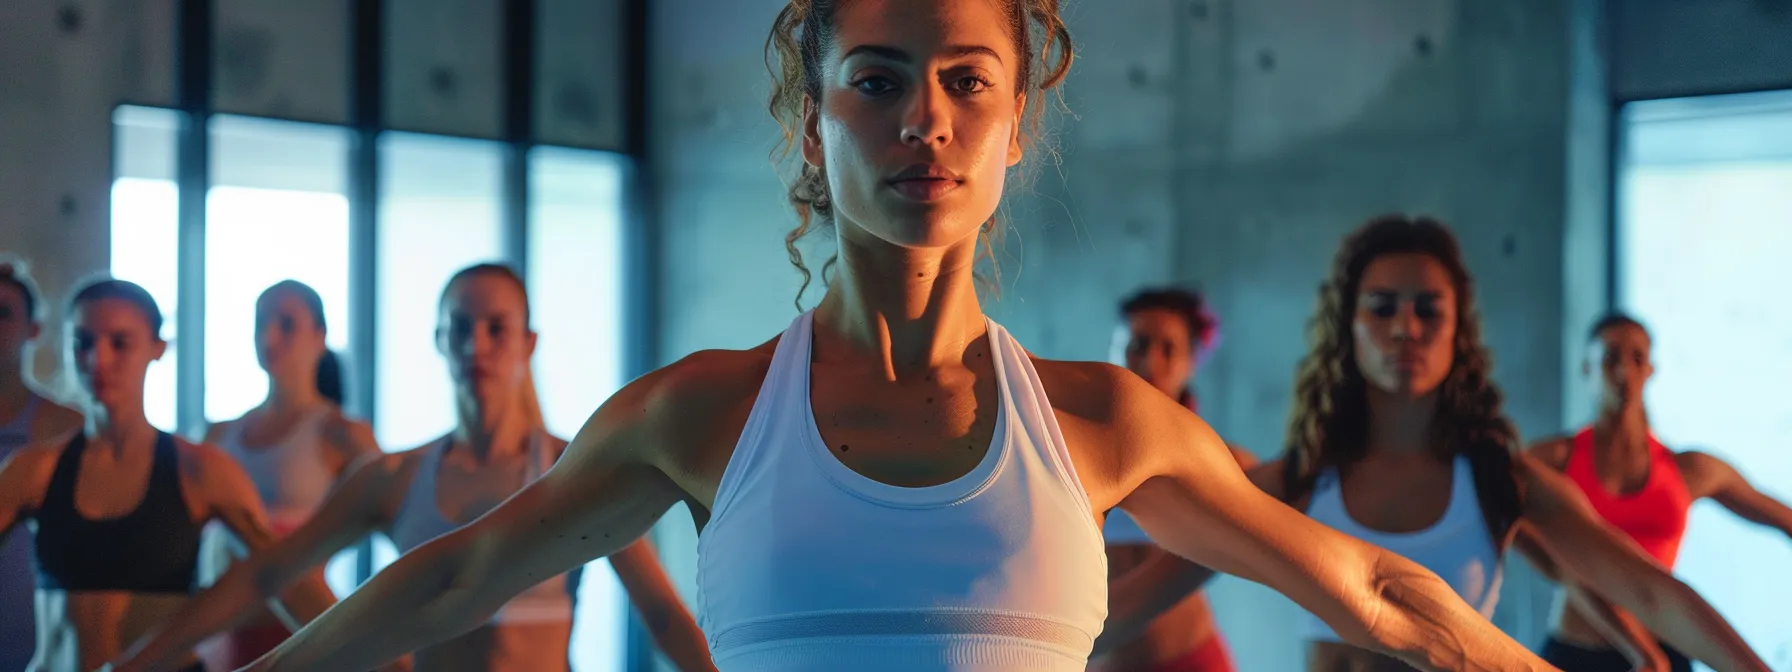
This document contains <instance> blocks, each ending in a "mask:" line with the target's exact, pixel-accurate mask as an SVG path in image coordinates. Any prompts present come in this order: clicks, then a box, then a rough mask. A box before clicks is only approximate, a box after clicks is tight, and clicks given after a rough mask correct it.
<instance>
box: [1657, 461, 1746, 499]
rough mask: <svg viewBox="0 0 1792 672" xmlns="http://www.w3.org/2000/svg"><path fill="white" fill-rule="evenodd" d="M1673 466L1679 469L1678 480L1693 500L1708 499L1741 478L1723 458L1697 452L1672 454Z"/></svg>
mask: <svg viewBox="0 0 1792 672" xmlns="http://www.w3.org/2000/svg"><path fill="white" fill-rule="evenodd" d="M1674 466H1676V467H1679V469H1680V480H1682V481H1684V482H1685V483H1686V490H1687V492H1688V493H1689V494H1691V495H1692V498H1693V499H1704V498H1706V497H1710V496H1712V495H1714V494H1716V493H1718V492H1721V491H1723V490H1724V489H1725V488H1727V487H1729V486H1730V485H1731V484H1733V483H1735V482H1736V481H1737V480H1738V479H1741V478H1742V475H1741V473H1739V472H1737V471H1736V468H1735V467H1733V466H1730V463H1729V462H1725V461H1724V460H1723V458H1720V457H1718V456H1716V455H1712V454H1711V453H1707V452H1703V451H1698V450H1687V451H1681V452H1677V453H1674Z"/></svg>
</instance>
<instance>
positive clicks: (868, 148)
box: [250, 0, 1544, 672]
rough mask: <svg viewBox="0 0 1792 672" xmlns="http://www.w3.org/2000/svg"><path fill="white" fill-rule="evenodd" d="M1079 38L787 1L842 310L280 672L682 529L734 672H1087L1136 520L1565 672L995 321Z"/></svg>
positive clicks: (705, 367)
mask: <svg viewBox="0 0 1792 672" xmlns="http://www.w3.org/2000/svg"><path fill="white" fill-rule="evenodd" d="M1067 37H1068V32H1067V31H1066V29H1065V27H1064V24H1063V21H1062V20H1061V18H1060V17H1059V15H1058V6H1057V2H1056V1H1055V0H1011V1H1003V0H850V1H841V2H825V1H813V2H812V1H808V0H796V1H793V2H791V3H790V4H788V5H787V6H786V7H785V8H784V9H783V11H782V12H780V13H779V15H778V18H777V20H776V23H775V24H774V28H773V32H772V36H771V38H770V40H769V43H770V48H769V49H768V50H769V51H772V52H775V56H776V58H777V60H778V63H779V65H780V67H779V68H778V69H776V70H774V72H776V73H779V74H778V75H777V76H778V81H777V82H776V85H775V87H774V90H775V94H774V97H773V111H774V112H775V113H776V115H777V118H778V119H779V120H780V121H781V122H783V123H784V124H785V126H784V128H785V129H786V131H787V132H789V133H790V136H791V138H792V140H793V141H795V144H796V145H797V146H800V148H801V156H802V159H803V166H802V167H801V168H800V170H801V171H802V172H801V177H800V178H799V180H798V182H797V184H796V188H795V189H794V190H793V191H792V199H793V201H794V202H795V203H796V204H797V206H798V207H797V211H798V215H799V217H800V218H801V219H802V221H803V223H804V228H807V227H808V226H809V225H811V224H816V225H826V226H828V227H829V228H831V229H832V231H833V235H834V240H835V241H836V243H837V245H838V249H839V254H838V257H837V258H838V262H837V263H836V264H834V272H833V273H832V275H831V276H829V275H827V274H824V276H827V277H825V278H824V279H827V280H830V281H829V282H828V283H827V288H826V292H825V294H824V296H823V297H822V299H821V303H820V305H819V306H818V307H816V308H815V309H814V310H812V311H807V312H803V313H801V314H799V315H798V316H797V317H796V319H795V320H793V321H792V323H791V325H790V327H789V328H788V329H787V330H786V331H784V332H783V334H782V335H780V336H778V337H776V338H774V339H772V340H770V341H768V342H766V343H764V344H763V345H760V346H758V347H755V348H752V349H750V350H744V351H707V352H700V353H697V354H694V355H691V356H689V357H686V358H685V359H683V360H681V361H679V362H677V363H674V364H672V365H670V366H668V367H665V368H662V369H660V370H658V371H655V372H652V373H649V374H647V375H645V376H643V377H641V378H638V379H636V380H634V381H633V382H631V383H629V384H628V385H627V386H625V387H624V388H623V389H622V390H621V391H619V392H617V393H616V395H615V396H613V397H611V398H610V399H609V400H608V401H606V402H605V403H604V404H603V405H602V406H601V407H599V408H598V409H597V411H596V413H595V414H594V415H593V416H592V417H591V419H590V420H589V421H587V423H586V424H585V427H584V428H583V429H582V430H580V431H579V433H578V435H577V436H576V437H575V438H574V439H573V441H572V444H571V445H570V446H569V447H568V448H567V451H566V455H565V457H563V458H561V460H560V462H559V464H557V465H556V466H555V467H554V469H553V470H552V471H550V472H548V473H547V475H545V476H543V477H542V478H541V479H540V480H538V481H535V482H534V483H533V484H531V485H529V486H528V487H526V488H524V489H523V490H522V491H520V492H518V493H517V494H516V495H515V496H513V497H511V498H510V499H508V500H506V501H505V502H504V503H503V504H501V505H499V506H498V507H497V508H495V509H493V510H492V511H491V512H490V513H487V514H486V515H484V516H483V517H481V518H479V519H478V520H476V521H474V522H472V523H471V524H469V525H467V526H465V527H462V528H460V529H458V530H456V531H454V532H450V533H448V534H445V535H443V536H441V537H437V538H436V539H435V540H434V541H431V542H429V543H426V544H423V545H422V546H420V547H418V548H417V549H416V550H414V551H412V552H410V553H408V554H406V555H405V556H404V557H403V558H400V559H399V560H398V562H396V563H394V564H393V565H391V566H390V567H388V568H387V569H386V570H385V571H383V572H381V573H380V574H379V575H378V576H376V577H374V578H373V580H372V581H370V582H368V583H367V584H366V585H364V586H362V587H361V589H360V590H358V591H356V592H355V593H354V594H353V595H350V596H349V597H348V599H346V600H344V601H343V602H342V603H341V604H339V605H337V606H336V607H335V608H333V609H332V610H330V611H329V612H328V613H326V614H324V615H323V616H322V617H321V618H319V619H317V620H315V621H312V622H311V624H310V625H307V626H306V627H305V629H304V630H301V631H300V632H299V633H298V634H296V635H294V636H293V638H292V639H289V640H287V641H286V643H285V644H282V645H281V646H280V647H279V648H277V649H275V650H274V652H273V653H271V654H269V657H266V658H263V659H262V660H261V661H260V662H259V663H257V665H255V666H253V667H252V668H250V669H251V671H252V672H291V671H295V670H305V671H324V670H328V671H331V672H335V671H337V670H355V669H365V668H368V667H372V666H374V665H377V664H379V663H380V662H383V661H385V660H387V659H389V658H391V657H394V656H397V655H400V654H402V653H404V652H405V651H407V650H410V649H413V648H417V647H419V646H424V645H427V644H429V643H430V642H433V641H436V640H439V639H442V638H445V637H449V636H452V635H453V634H454V633H457V632H461V631H464V630H465V629H467V628H470V627H472V626H473V625H474V624H476V623H478V622H480V621H481V620H483V619H484V618H485V617H486V616H487V615H489V614H490V613H492V611H493V610H495V609H496V608H497V607H498V605H500V604H502V603H503V602H504V601H505V600H508V599H510V597H511V596H513V595H515V594H516V593H517V592H519V591H521V590H523V589H524V588H525V587H526V586H528V585H529V584H530V583H532V582H534V581H538V580H539V577H544V576H552V575H554V574H557V573H560V572H564V571H566V570H567V569H570V568H572V567H574V566H577V565H579V564H581V563H584V562H587V561H589V560H591V559H593V558H598V557H603V556H606V555H609V554H611V553H615V552H617V551H618V550H621V549H622V548H624V547H625V546H626V545H627V544H628V543H630V542H631V541H632V540H634V539H636V538H638V537H640V536H641V534H642V533H644V532H646V531H647V529H648V527H649V526H651V525H652V524H653V523H654V521H656V520H658V519H659V518H660V516H661V515H662V514H664V513H665V512H666V510H667V509H668V508H669V507H671V506H672V505H673V504H675V503H677V502H681V501H682V502H684V503H685V504H686V505H687V506H688V507H689V509H690V511H691V513H692V517H693V519H694V520H695V523H696V525H697V526H698V532H699V533H700V534H701V538H700V541H699V543H698V548H697V567H698V573H697V589H698V602H699V604H700V612H701V613H702V614H703V629H704V632H705V634H706V635H707V636H708V640H709V642H708V643H709V648H710V651H711V652H712V653H713V655H714V659H715V663H716V666H717V667H718V668H719V669H721V670H726V671H727V672H746V671H757V670H778V671H781V672H806V671H811V670H813V671H820V670H854V671H855V672H879V671H885V670H888V671H895V670H903V671H928V670H955V671H974V670H985V671H989V670H1027V671H1029V672H1082V670H1083V669H1084V667H1085V666H1086V665H1087V662H1088V656H1089V653H1090V650H1091V648H1092V643H1093V640H1094V639H1095V637H1096V635H1097V634H1099V633H1100V631H1101V628H1102V619H1103V616H1104V615H1105V613H1106V611H1107V595H1106V590H1107V572H1106V561H1105V558H1104V555H1103V553H1102V546H1103V544H1102V535H1101V525H1102V513H1103V512H1106V511H1108V510H1109V509H1112V508H1114V507H1115V506H1119V507H1122V508H1124V509H1125V510H1126V511H1127V512H1128V513H1131V514H1132V516H1133V517H1134V518H1135V519H1137V520H1138V521H1139V523H1140V524H1141V525H1142V526H1143V527H1144V529H1145V530H1146V531H1147V532H1149V533H1150V535H1151V537H1152V538H1153V539H1155V540H1156V541H1158V542H1159V543H1160V544H1162V545H1163V546H1164V547H1165V548H1167V549H1169V550H1171V551H1172V552H1175V553H1178V554H1180V555H1184V556H1186V557H1189V558H1190V559H1193V560H1196V561H1199V562H1203V563H1207V564H1209V565H1212V566H1213V567H1215V568H1216V569H1219V570H1222V571H1227V572H1231V573H1235V574H1238V575H1240V576H1243V577H1245V578H1247V579H1251V580H1255V581H1259V582H1262V583H1266V584H1268V585H1270V586H1272V587H1275V588H1277V589H1279V590H1281V591H1283V592H1285V593H1287V594H1289V595H1290V596H1292V597H1293V598H1294V599H1295V600H1296V601H1298V602H1300V603H1301V604H1304V605H1306V606H1307V608H1309V609H1311V610H1313V611H1314V612H1315V613H1318V614H1320V615H1321V616H1322V617H1323V618H1325V620H1326V621H1327V622H1328V623H1330V624H1331V625H1332V626H1333V627H1335V628H1337V629H1338V630H1339V631H1340V632H1342V633H1344V636H1345V637H1346V638H1347V639H1348V640H1349V641H1351V642H1354V643H1356V644H1358V645H1360V646H1364V647H1374V648H1376V649H1377V650H1381V651H1385V652H1387V653H1388V654H1389V655H1397V656H1400V657H1401V658H1403V659H1405V660H1409V661H1412V662H1413V663H1414V664H1416V665H1423V666H1425V667H1427V668H1430V669H1460V668H1461V666H1462V665H1464V664H1465V661H1474V664H1475V665H1477V666H1479V667H1481V668H1482V669H1489V670H1501V671H1512V672H1517V671H1519V670H1533V669H1540V668H1544V663H1543V661H1542V660H1541V659H1540V658H1537V657H1536V656H1535V655H1534V654H1532V653H1531V652H1530V651H1528V650H1525V649H1524V647H1522V646H1519V645H1518V644H1517V643H1516V642H1513V641H1511V639H1509V638H1507V637H1505V636H1503V635H1501V634H1500V633H1499V631H1498V629H1496V628H1494V627H1493V626H1492V624H1491V623H1488V622H1487V621H1486V619H1483V618H1481V617H1480V616H1479V615H1478V614H1476V613H1475V612H1474V610H1473V609H1471V608H1469V606H1468V605H1466V604H1464V603H1463V602H1462V600H1460V599H1458V598H1457V597H1456V596H1455V595H1454V594H1453V593H1451V592H1450V589H1449V586H1448V585H1446V584H1444V583H1443V582H1442V581H1441V580H1439V579H1438V577H1437V575H1435V574H1432V573H1430V572H1427V571H1425V570H1424V569H1423V568H1421V567H1419V566H1418V565H1416V564H1414V563H1412V562H1409V561H1406V560H1404V559H1401V558H1398V557H1396V556H1394V555H1391V554H1389V553H1386V552H1385V551H1382V550H1380V549H1377V548H1374V547H1373V546H1370V545H1368V544H1364V543H1362V542H1360V541H1357V540H1354V539H1351V538H1349V537H1347V536H1345V535H1341V534H1338V533H1337V532H1335V531H1331V530H1328V529H1326V528H1325V527H1324V526H1323V525H1319V524H1317V523H1315V522H1313V521H1311V520H1309V519H1307V518H1306V517H1304V516H1301V515H1300V514H1299V513H1298V512H1296V511H1294V510H1292V509H1290V508H1288V507H1287V506H1283V505H1281V504H1280V503H1278V502H1276V501H1275V500H1274V499H1272V498H1270V497H1268V496H1265V495H1264V494H1263V493H1262V492H1259V491H1258V490H1257V489H1256V488H1254V487H1252V486H1251V484H1250V481H1248V480H1246V479H1245V477H1244V473H1243V472H1242V471H1241V470H1240V469H1239V468H1238V465H1237V464H1235V463H1234V462H1233V461H1232V458H1231V456H1230V455H1228V454H1227V452H1226V447H1225V445H1224V444H1223V443H1222V442H1221V441H1220V440H1219V438H1218V437H1216V436H1215V435H1214V433H1213V431H1212V430H1210V429H1209V428H1208V427H1207V425H1206V424H1205V423H1203V422H1201V420H1200V418H1198V417H1196V416H1195V414H1194V413H1191V412H1189V410H1188V409H1186V408H1183V407H1181V406H1179V405H1177V403H1176V401H1175V400H1174V399H1171V398H1170V397H1169V396H1167V395H1165V394H1163V393H1162V392H1159V391H1157V390H1156V389H1154V388H1152V387H1151V386H1150V385H1149V384H1147V383H1145V382H1144V381H1143V380H1140V379H1139V377H1138V376H1136V375H1133V374H1132V373H1130V372H1128V371H1126V370H1125V369H1123V368H1120V367H1118V366H1114V365H1111V364H1101V363H1088V362H1059V361H1051V360H1045V359H1038V358H1034V357H1032V356H1031V355H1029V354H1028V353H1027V351H1026V350H1024V349H1022V348H1021V347H1020V344H1019V343H1017V342H1016V341H1015V340H1014V338H1013V337H1012V336H1010V335H1008V332H1006V331H1004V330H1003V329H1002V327H1001V326H1000V325H997V324H996V323H994V322H993V321H991V320H990V319H989V318H988V317H987V316H985V315H984V313H983V310H982V307H981V304H980V303H979V297H978V295H977V290H976V274H975V273H974V272H973V267H974V261H975V260H976V259H977V258H978V257H979V248H981V247H983V245H982V241H983V240H984V233H985V232H986V231H987V230H989V229H991V228H992V227H993V226H994V225H995V219H994V218H995V214H996V211H997V209H998V206H999V205H1000V203H1001V200H1002V194H1003V187H1004V184H1005V181H1006V179H1007V177H1008V173H1009V169H1010V168H1011V167H1014V166H1016V165H1017V164H1019V163H1020V161H1021V159H1022V157H1023V154H1024V153H1025V152H1026V150H1027V148H1028V146H1029V144H1030V142H1029V139H1030V138H1031V137H1033V133H1032V127H1031V123H1030V121H1031V119H1033V118H1034V117H1035V116H1036V114H1035V112H1036V111H1037V110H1038V108H1039V106H1040V105H1041V104H1042V101H1043V100H1044V99H1045V98H1046V97H1047V96H1049V95H1051V90H1052V89H1053V88H1054V87H1055V86H1056V85H1057V84H1058V83H1059V82H1060V81H1062V80H1063V78H1064V76H1065V74H1066V72H1067V70H1068V68H1069V66H1070V63H1071V54H1070V50H1069V44H1068V40H1067ZM768 60H770V58H768ZM799 259H800V256H799Z"/></svg>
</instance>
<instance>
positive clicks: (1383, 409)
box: [1365, 387, 1437, 456]
mask: <svg viewBox="0 0 1792 672" xmlns="http://www.w3.org/2000/svg"><path fill="white" fill-rule="evenodd" d="M1368 401H1369V436H1368V440H1369V443H1368V445H1367V446H1365V448H1366V452H1367V453H1368V454H1371V455H1373V454H1383V455H1399V456H1411V455H1422V454H1428V453H1432V452H1434V451H1435V446H1433V445H1432V443H1433V442H1434V441H1435V438H1436V437H1435V436H1434V435H1433V434H1432V432H1431V422H1432V419H1433V418H1435V417H1437V395H1436V394H1427V395H1423V396H1418V397H1411V396H1405V395H1398V394H1390V393H1388V392H1384V391H1381V390H1377V389H1375V388H1373V387H1371V388H1370V389H1369V394H1368Z"/></svg>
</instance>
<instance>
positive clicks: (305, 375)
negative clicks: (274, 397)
mask: <svg viewBox="0 0 1792 672" xmlns="http://www.w3.org/2000/svg"><path fill="white" fill-rule="evenodd" d="M324 336H325V334H324V330H323V327H320V326H318V324H317V317H316V316H315V315H313V314H312V313H311V308H310V307H309V306H306V305H305V301H304V300H303V299H301V298H299V297H298V296H295V295H294V294H293V293H292V292H272V293H269V294H265V295H263V296H262V297H261V299H260V300H259V301H256V302H255V356H256V359H257V361H259V362H260V363H261V368H262V370H263V371H266V372H268V376H270V377H272V378H274V379H275V380H301V379H302V380H311V379H312V377H314V376H316V375H317V362H318V360H319V359H322V358H323V356H324V348H325V346H324Z"/></svg>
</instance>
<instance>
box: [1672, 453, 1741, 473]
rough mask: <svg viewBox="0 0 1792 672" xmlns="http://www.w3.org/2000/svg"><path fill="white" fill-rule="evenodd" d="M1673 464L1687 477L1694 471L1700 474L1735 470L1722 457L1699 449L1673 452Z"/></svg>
mask: <svg viewBox="0 0 1792 672" xmlns="http://www.w3.org/2000/svg"><path fill="white" fill-rule="evenodd" d="M1674 466H1677V467H1680V471H1681V473H1683V474H1686V476H1687V477H1689V478H1690V477H1691V476H1692V475H1693V474H1695V473H1698V474H1701V475H1702V474H1704V473H1708V472H1718V473H1722V472H1728V471H1735V470H1736V469H1735V467H1732V466H1730V463H1728V462H1725V461H1724V460H1723V458H1721V457H1718V456H1716V455H1712V454H1711V453H1707V452H1704V451H1701V450H1682V451H1678V452H1675V453H1674Z"/></svg>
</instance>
